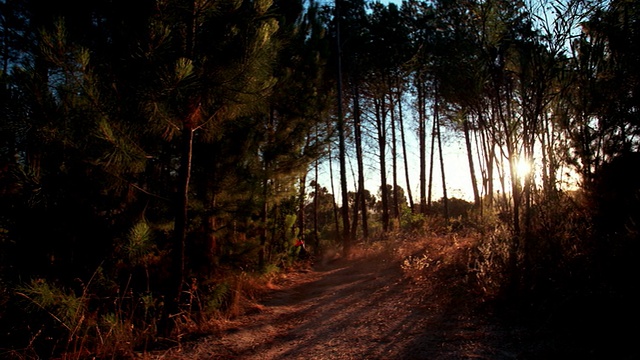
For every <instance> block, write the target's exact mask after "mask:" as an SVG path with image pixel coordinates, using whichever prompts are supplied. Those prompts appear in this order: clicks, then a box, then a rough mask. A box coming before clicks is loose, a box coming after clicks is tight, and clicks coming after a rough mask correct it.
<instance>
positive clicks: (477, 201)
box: [462, 118, 480, 209]
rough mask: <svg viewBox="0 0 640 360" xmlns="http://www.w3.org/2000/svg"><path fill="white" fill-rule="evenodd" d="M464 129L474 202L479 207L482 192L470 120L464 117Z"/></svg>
mask: <svg viewBox="0 0 640 360" xmlns="http://www.w3.org/2000/svg"><path fill="white" fill-rule="evenodd" d="M462 126H463V129H464V140H465V144H466V146H467V159H468V160H469V173H470V175H471V187H472V188H473V202H474V207H475V208H476V209H477V208H479V207H480V193H479V191H478V181H477V179H476V170H475V166H474V165H473V149H472V148H471V136H470V134H469V131H470V130H469V120H468V119H467V118H465V119H464V121H463V123H462Z"/></svg>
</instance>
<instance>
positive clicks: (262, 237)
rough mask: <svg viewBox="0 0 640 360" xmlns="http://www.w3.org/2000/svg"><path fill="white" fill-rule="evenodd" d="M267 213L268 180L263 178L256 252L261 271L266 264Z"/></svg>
mask: <svg viewBox="0 0 640 360" xmlns="http://www.w3.org/2000/svg"><path fill="white" fill-rule="evenodd" d="M266 170H267V165H266V164H265V174H266V173H267V171H266ZM268 212H269V179H268V178H267V177H266V176H265V178H264V179H263V180H262V210H261V212H260V220H261V221H262V229H261V232H260V251H259V252H258V267H259V268H260V269H263V268H264V266H265V263H266V252H267V249H266V247H267V238H268V237H269V235H268V234H269V230H268V228H267V220H268Z"/></svg>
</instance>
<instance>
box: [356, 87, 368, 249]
mask: <svg viewBox="0 0 640 360" xmlns="http://www.w3.org/2000/svg"><path fill="white" fill-rule="evenodd" d="M353 119H354V122H355V124H354V127H353V130H354V131H353V133H354V137H355V142H356V158H357V159H356V161H357V163H358V196H357V200H356V201H360V211H361V212H362V237H363V238H364V239H368V238H369V222H368V216H367V215H368V210H367V199H366V198H365V185H364V159H363V151H362V116H361V113H360V90H359V85H358V84H357V83H356V84H355V85H354V87H353ZM354 227H355V226H354Z"/></svg>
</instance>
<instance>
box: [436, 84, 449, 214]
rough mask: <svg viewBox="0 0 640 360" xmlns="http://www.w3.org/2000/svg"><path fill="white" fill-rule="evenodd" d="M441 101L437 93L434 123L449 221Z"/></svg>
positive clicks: (447, 212)
mask: <svg viewBox="0 0 640 360" xmlns="http://www.w3.org/2000/svg"><path fill="white" fill-rule="evenodd" d="M439 106H440V99H439V95H438V93H437V91H436V96H435V107H434V108H435V111H434V113H435V114H434V117H435V118H434V121H435V124H436V128H437V129H436V131H437V134H438V153H439V155H440V173H441V175H442V203H443V205H444V218H445V219H447V220H449V198H448V196H447V180H446V178H445V171H444V156H443V154H442V131H441V126H440V109H439Z"/></svg>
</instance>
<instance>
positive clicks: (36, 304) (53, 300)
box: [17, 279, 87, 332]
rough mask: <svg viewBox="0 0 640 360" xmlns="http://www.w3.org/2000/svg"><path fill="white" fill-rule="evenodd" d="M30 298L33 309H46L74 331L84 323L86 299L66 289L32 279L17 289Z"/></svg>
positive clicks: (27, 298)
mask: <svg viewBox="0 0 640 360" xmlns="http://www.w3.org/2000/svg"><path fill="white" fill-rule="evenodd" d="M17 293H18V294H19V295H21V296H23V297H24V298H25V299H26V300H28V304H29V305H30V306H31V308H32V309H33V311H42V310H44V311H46V312H47V313H48V314H49V315H51V317H52V318H54V319H55V320H56V321H57V322H58V323H59V325H60V326H62V327H64V328H65V329H67V330H68V331H69V332H74V331H76V330H77V329H78V327H79V326H81V325H82V322H83V320H84V318H85V314H86V310H87V308H86V305H87V304H86V299H84V298H82V297H78V296H76V295H75V294H73V293H72V292H69V291H65V290H64V289H62V288H59V287H57V286H55V285H52V284H50V283H49V282H47V281H46V280H44V279H37V280H32V281H31V282H30V283H29V284H27V285H24V286H21V287H19V288H18V289H17Z"/></svg>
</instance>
